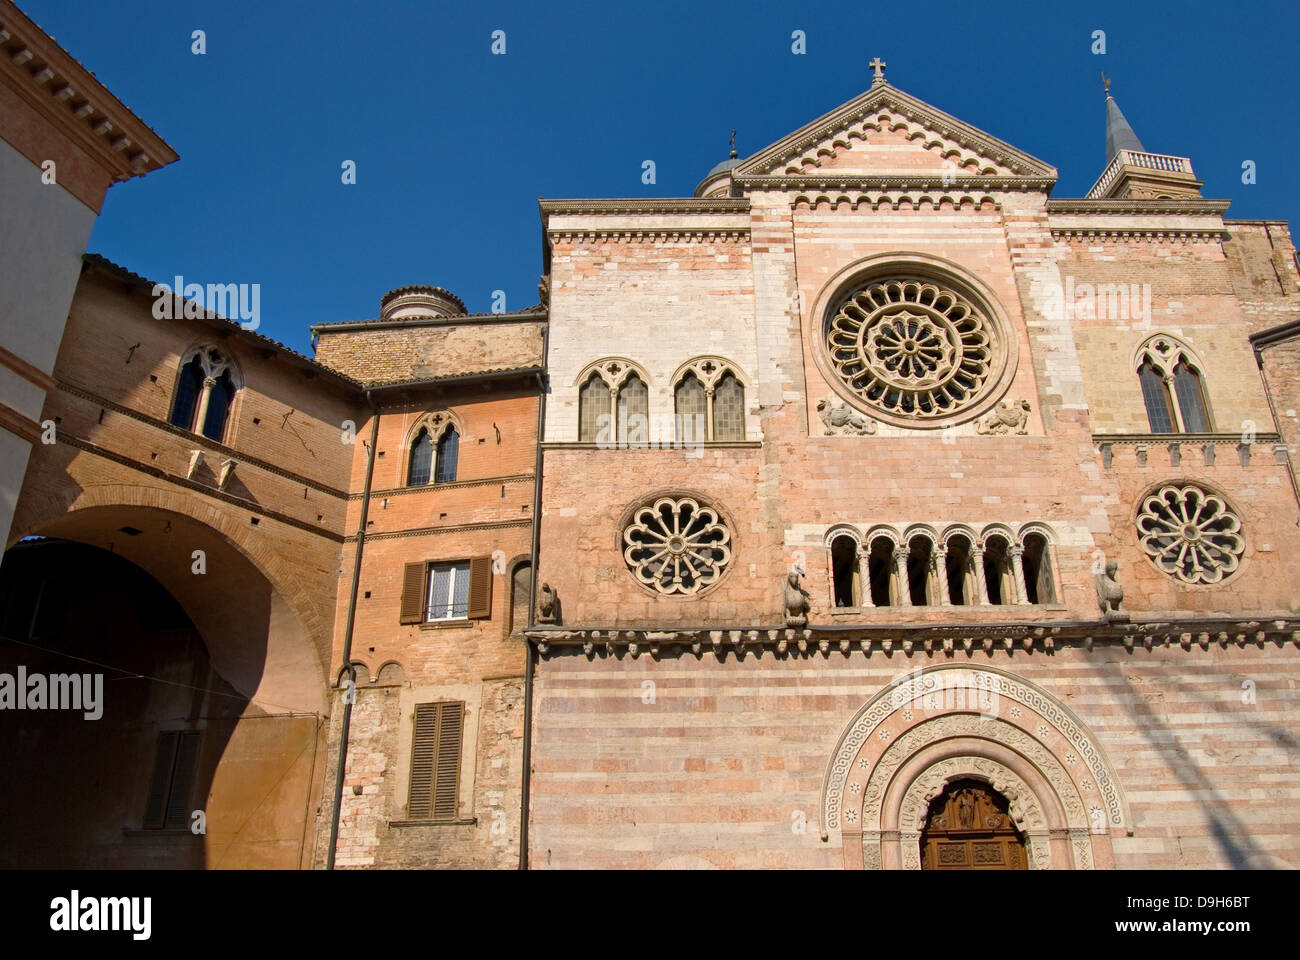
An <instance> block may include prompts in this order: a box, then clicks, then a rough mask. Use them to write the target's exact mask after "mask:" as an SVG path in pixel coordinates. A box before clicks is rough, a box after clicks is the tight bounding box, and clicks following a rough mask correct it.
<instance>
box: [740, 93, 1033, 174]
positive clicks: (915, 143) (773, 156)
mask: <svg viewBox="0 0 1300 960" xmlns="http://www.w3.org/2000/svg"><path fill="white" fill-rule="evenodd" d="M732 175H733V176H734V177H736V178H743V177H763V178H773V177H776V178H793V179H799V178H827V177H836V178H900V177H921V178H925V177H932V176H937V177H942V178H962V179H964V178H966V177H998V178H1016V179H1019V178H1029V179H1034V180H1050V181H1054V180H1055V179H1056V168H1055V167H1053V166H1052V165H1051V164H1047V163H1044V162H1043V161H1041V160H1039V159H1037V158H1036V157H1032V156H1030V155H1029V154H1027V153H1025V152H1024V151H1023V150H1018V149H1016V148H1015V147H1013V146H1011V144H1009V143H1005V142H1004V141H1002V140H999V139H997V138H996V137H993V136H990V135H989V134H987V133H985V132H984V131H982V130H978V129H976V128H975V127H972V126H971V125H970V124H967V123H963V122H962V121H960V120H958V119H957V118H956V117H953V116H950V115H949V114H947V113H944V112H943V111H942V110H938V109H936V108H935V107H932V106H930V105H929V104H928V103H925V102H924V101H922V100H918V99H917V98H916V97H913V96H911V95H910V94H907V93H904V92H903V91H901V90H899V89H897V88H896V87H893V86H890V85H889V84H888V83H878V84H876V85H874V86H873V87H872V88H871V89H870V90H868V91H866V92H865V93H863V94H861V95H860V96H858V97H855V98H854V99H852V100H850V101H849V102H848V103H846V104H843V105H842V106H839V107H837V108H836V109H834V110H832V111H831V112H830V113H828V114H826V115H824V116H822V117H819V118H818V119H816V120H814V121H812V122H811V123H809V124H806V125H805V126H803V127H801V128H800V129H798V130H796V131H795V132H794V133H792V134H790V135H789V136H787V137H783V138H782V139H781V140H778V141H777V142H776V143H774V144H772V145H771V146H769V147H766V148H764V149H763V150H760V151H759V152H758V153H756V154H754V155H753V156H751V157H748V158H747V159H745V160H744V161H742V162H741V163H740V164H739V165H738V166H737V167H736V169H735V170H734V171H733V173H732Z"/></svg>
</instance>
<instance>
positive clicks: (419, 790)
mask: <svg viewBox="0 0 1300 960" xmlns="http://www.w3.org/2000/svg"><path fill="white" fill-rule="evenodd" d="M464 729H465V704H464V703H459V702H451V703H421V704H417V705H416V707H415V736H414V738H413V740H412V747H411V793H410V798H409V800H408V816H409V817H410V818H411V819H412V820H455V819H457V816H458V814H459V804H458V802H457V795H458V794H459V791H460V750H461V740H462V737H463V734H464Z"/></svg>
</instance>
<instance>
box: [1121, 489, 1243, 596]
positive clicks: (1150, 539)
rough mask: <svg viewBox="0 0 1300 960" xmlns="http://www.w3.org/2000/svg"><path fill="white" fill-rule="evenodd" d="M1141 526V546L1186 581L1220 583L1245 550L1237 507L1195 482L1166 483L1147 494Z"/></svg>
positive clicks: (1162, 567)
mask: <svg viewBox="0 0 1300 960" xmlns="http://www.w3.org/2000/svg"><path fill="white" fill-rule="evenodd" d="M1137 531H1138V543H1139V544H1140V545H1141V547H1142V552H1143V553H1145V554H1146V555H1147V557H1148V558H1149V559H1150V560H1151V562H1152V563H1154V564H1155V565H1156V566H1157V567H1158V568H1159V569H1160V571H1161V572H1162V573H1165V574H1168V575H1169V576H1171V577H1173V578H1174V579H1176V580H1181V581H1182V582H1183V583H1218V582H1219V581H1220V580H1222V579H1223V578H1224V577H1226V576H1228V575H1229V574H1231V573H1232V572H1233V571H1234V570H1236V569H1237V566H1238V565H1239V564H1240V563H1241V555H1242V554H1243V553H1245V552H1246V541H1245V540H1244V539H1243V538H1242V536H1241V519H1240V518H1239V517H1238V515H1237V512H1236V511H1235V510H1233V509H1232V508H1231V507H1230V506H1228V504H1227V503H1226V502H1225V501H1224V499H1223V498H1222V497H1220V496H1217V495H1216V494H1213V493H1209V492H1207V491H1205V490H1202V489H1201V488H1200V487H1198V486H1196V484H1193V483H1187V484H1181V485H1174V484H1168V485H1166V486H1163V487H1161V488H1160V489H1159V490H1157V491H1156V492H1155V493H1153V494H1151V495H1150V496H1148V497H1146V498H1145V499H1144V500H1143V501H1142V506H1141V507H1140V508H1139V510H1138V516H1137Z"/></svg>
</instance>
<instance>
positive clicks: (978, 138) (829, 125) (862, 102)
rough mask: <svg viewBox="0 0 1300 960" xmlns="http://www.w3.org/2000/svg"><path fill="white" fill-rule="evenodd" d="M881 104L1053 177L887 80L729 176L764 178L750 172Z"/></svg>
mask: <svg viewBox="0 0 1300 960" xmlns="http://www.w3.org/2000/svg"><path fill="white" fill-rule="evenodd" d="M881 109H886V110H893V111H895V112H897V113H900V114H902V115H903V116H906V117H908V118H909V119H911V120H913V121H915V122H916V123H918V124H920V125H921V126H923V127H925V128H926V129H929V130H933V131H934V132H935V133H937V134H939V135H940V136H943V137H946V138H947V139H949V140H952V141H953V142H955V143H958V144H960V145H961V146H963V147H966V148H967V149H969V150H971V151H973V152H974V153H977V154H979V155H980V156H983V157H987V158H988V159H990V160H992V161H994V162H996V163H999V164H1001V165H1002V166H1004V167H1007V168H1009V169H1011V170H1015V171H1018V172H1019V173H1021V174H1024V175H1025V177H1026V178H1027V179H1031V180H1038V181H1045V182H1046V183H1047V184H1048V186H1049V187H1050V185H1051V184H1054V183H1055V182H1056V170H1055V168H1053V167H1052V166H1050V165H1049V164H1046V163H1044V162H1043V161H1041V160H1039V159H1037V158H1036V157H1032V156H1030V155H1029V154H1027V153H1025V152H1024V151H1022V150H1018V149H1016V148H1015V147H1013V146H1012V145H1011V144H1009V143H1006V142H1004V141H1002V140H999V139H997V138H996V137H993V136H990V135H989V134H987V133H985V132H984V131H982V130H980V129H978V128H976V127H972V126H971V125H970V124H967V123H963V122H962V121H960V120H958V119H957V118H956V117H954V116H951V115H950V114H947V113H944V112H943V111H942V110H939V109H938V108H936V107H932V106H930V104H928V103H926V102H924V101H923V100H918V99H917V98H916V97H913V96H912V95H911V94H908V93H904V92H903V91H902V90H899V89H898V88H896V87H893V86H891V85H890V84H888V83H881V84H876V85H873V86H872V87H871V88H870V89H868V90H866V91H865V92H863V93H861V94H859V95H858V96H856V97H854V98H853V99H852V100H850V101H848V102H847V103H844V104H842V105H841V106H839V107H836V108H835V109H834V110H832V111H830V112H829V113H827V114H824V115H822V116H821V117H819V118H817V119H816V120H813V121H812V122H811V123H808V124H805V125H804V126H803V127H801V128H800V129H798V130H796V131H795V132H794V133H791V134H789V135H788V136H786V137H783V138H782V139H781V140H778V141H777V142H776V143H774V144H772V145H771V146H769V147H765V148H764V149H762V150H760V151H759V152H758V153H756V154H754V155H752V156H750V157H748V158H746V159H745V160H744V161H743V162H742V163H741V164H740V165H739V166H737V167H736V168H735V170H734V171H733V177H734V179H735V180H736V181H749V180H751V179H767V178H765V177H760V178H754V177H753V174H754V172H755V171H759V170H770V169H771V168H772V167H773V166H776V165H779V164H781V163H785V162H786V161H787V160H789V159H790V158H791V157H796V156H800V155H802V154H803V153H805V152H806V151H808V150H809V149H811V148H812V147H814V146H815V145H816V144H818V143H820V142H821V141H823V140H826V139H827V138H828V137H831V136H833V135H834V133H835V132H836V131H838V130H842V129H845V128H847V127H848V126H849V125H851V124H853V123H855V122H857V121H859V120H865V119H867V118H868V117H871V116H874V115H875V114H876V113H878V112H879V111H880V110H881ZM989 179H993V178H989ZM936 180H937V178H936ZM1011 189H1014V188H1011Z"/></svg>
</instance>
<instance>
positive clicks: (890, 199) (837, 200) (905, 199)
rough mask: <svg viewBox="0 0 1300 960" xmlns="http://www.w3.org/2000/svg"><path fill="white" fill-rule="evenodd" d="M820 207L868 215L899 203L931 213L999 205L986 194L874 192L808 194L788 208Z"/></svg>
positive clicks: (797, 198) (794, 200) (999, 206)
mask: <svg viewBox="0 0 1300 960" xmlns="http://www.w3.org/2000/svg"><path fill="white" fill-rule="evenodd" d="M822 203H828V204H830V205H831V208H832V210H838V209H839V207H840V205H841V204H845V203H847V204H849V205H850V206H851V207H852V208H853V211H854V212H857V211H858V210H862V209H865V210H867V211H868V212H873V211H876V210H880V209H884V208H887V209H890V210H898V209H899V208H900V207H901V206H902V204H903V203H910V204H911V205H912V208H913V209H916V210H920V209H922V204H927V203H928V204H929V205H930V207H931V208H933V209H935V210H941V209H943V207H944V204H947V205H948V206H949V207H951V208H952V209H954V210H961V209H966V208H967V207H970V208H974V209H976V210H978V209H982V208H983V207H984V205H985V204H989V205H991V206H992V207H993V209H994V210H1001V209H1002V203H1001V201H999V200H997V199H996V198H995V197H992V196H989V195H988V194H979V193H976V194H969V193H959V194H956V195H954V194H951V193H943V194H937V195H932V194H929V193H921V194H915V193H901V192H891V193H879V192H876V191H872V192H869V193H864V192H861V191H854V192H848V193H841V194H838V195H835V194H825V193H818V194H815V195H814V194H812V193H800V194H798V195H796V196H795V197H794V198H793V199H792V200H791V201H790V208H791V209H792V210H798V209H799V208H800V207H801V206H802V207H807V208H808V209H810V210H815V209H816V208H817V207H818V206H819V205H820V204H822Z"/></svg>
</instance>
